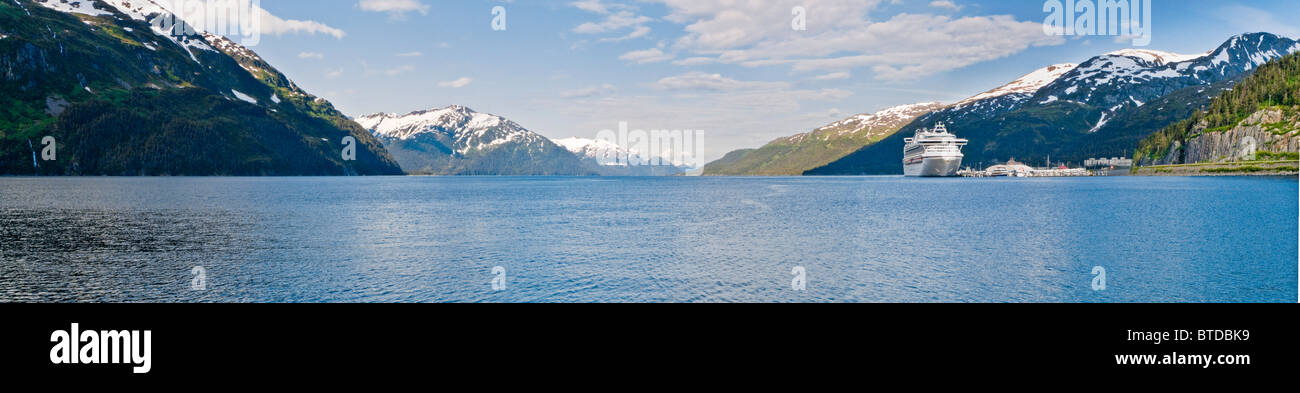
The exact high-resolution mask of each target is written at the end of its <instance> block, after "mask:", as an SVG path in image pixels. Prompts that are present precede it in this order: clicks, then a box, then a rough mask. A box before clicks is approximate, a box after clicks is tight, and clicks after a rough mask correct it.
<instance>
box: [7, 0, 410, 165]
mask: <svg viewBox="0 0 1300 393" xmlns="http://www.w3.org/2000/svg"><path fill="white" fill-rule="evenodd" d="M159 17H168V18H170V13H168V12H167V11H166V10H165V9H164V8H163V7H161V6H159V5H158V4H157V3H154V2H153V1H150V0H98V1H65V0H41V1H36V0H8V1H3V2H0V33H2V34H3V35H4V38H3V39H0V108H4V109H3V110H0V174H22V175H30V174H48V175H65V174H66V175H345V174H361V175H387V174H401V173H402V172H401V170H400V168H399V167H398V165H397V163H396V162H395V161H394V160H393V159H392V157H391V156H389V154H388V153H387V152H386V151H385V150H384V149H383V147H382V146H381V145H380V143H379V141H378V140H377V139H375V138H374V137H372V136H371V135H370V133H368V132H366V131H365V130H364V129H362V128H361V127H360V126H359V125H357V124H356V123H354V122H352V121H351V120H349V119H347V118H346V117H344V116H343V115H342V114H341V113H340V112H339V111H337V110H335V109H334V107H333V106H332V105H331V104H330V103H329V102H327V101H325V100H323V99H320V98H317V97H315V96H313V95H311V94H309V93H307V92H306V91H304V90H302V89H301V88H299V87H298V86H297V85H296V84H294V83H293V82H292V81H290V80H289V79H288V78H287V77H285V76H284V75H283V74H281V73H280V72H279V71H277V70H276V69H275V68H274V67H272V66H271V65H269V64H267V63H266V62H265V61H264V60H262V59H261V58H260V57H258V55H257V54H256V53H254V52H253V51H251V50H249V49H248V48H245V47H242V46H240V45H238V44H236V43H234V42H231V41H230V40H228V39H225V38H223V37H220V36H217V35H212V34H206V33H202V32H195V33H193V34H185V32H189V31H191V30H189V29H186V27H187V26H186V25H185V24H184V23H180V24H176V25H174V26H172V27H171V28H169V29H163V28H161V27H160V26H163V24H161V23H160V24H151V23H150V22H151V21H153V20H155V19H156V18H159ZM46 136H52V137H54V138H55V141H56V146H57V149H56V152H57V154H56V159H55V160H51V161H43V160H42V161H36V160H33V156H34V153H36V151H37V150H41V149H42V147H41V146H40V141H41V140H42V138H44V137H46ZM346 137H352V138H354V139H355V140H356V146H355V147H356V160H354V161H353V160H345V159H344V155H343V154H342V153H343V150H344V140H345V138H346ZM37 165H39V167H38V166H37Z"/></svg>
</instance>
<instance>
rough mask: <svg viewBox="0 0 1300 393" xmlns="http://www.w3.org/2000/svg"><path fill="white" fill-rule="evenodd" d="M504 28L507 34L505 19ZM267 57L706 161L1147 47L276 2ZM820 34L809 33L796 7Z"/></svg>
mask: <svg viewBox="0 0 1300 393" xmlns="http://www.w3.org/2000/svg"><path fill="white" fill-rule="evenodd" d="M498 6H500V7H503V8H504V10H505V21H504V22H505V29H504V30H494V29H493V22H494V18H496V16H494V14H493V8H494V7H498ZM262 7H263V8H265V9H266V11H267V12H268V14H265V15H267V17H266V18H265V19H266V23H264V27H263V28H264V31H266V32H267V34H266V35H265V36H264V37H263V38H262V40H261V42H260V43H259V44H258V45H257V46H255V47H253V48H252V49H254V50H255V51H257V52H258V53H259V54H261V55H262V56H263V57H264V58H266V59H267V60H268V61H270V62H271V64H273V65H275V66H276V67H277V68H279V69H280V70H281V71H283V72H284V73H285V74H287V75H289V77H290V78H292V79H293V80H294V81H296V82H298V83H299V84H300V85H301V86H303V87H304V88H306V89H307V90H309V91H311V92H313V93H315V94H317V95H320V96H323V97H325V98H327V99H329V100H330V101H332V102H333V103H334V104H335V105H336V106H338V107H339V108H340V109H341V110H343V111H344V112H345V113H347V114H349V115H352V116H359V115H363V114H369V113H374V112H399V113H405V112H409V111H414V110H420V109H429V108H435V107H443V106H446V105H451V104H459V105H465V106H468V107H470V108H473V109H475V110H478V111H481V112H489V113H494V114H498V115H501V116H504V117H507V118H509V119H511V120H514V121H516V122H518V123H519V124H521V125H523V126H524V127H526V128H529V129H530V130H532V131H535V132H538V133H540V134H542V135H545V136H548V137H552V138H563V137H569V136H580V137H587V138H593V137H595V136H596V133H597V132H599V131H600V130H602V129H613V128H617V126H618V123H619V122H628V124H629V126H630V127H631V128H633V129H637V128H640V129H692V130H704V132H705V137H704V146H703V151H702V152H701V154H702V155H703V157H704V158H705V160H706V161H707V160H712V159H715V158H717V157H720V156H721V155H722V154H725V153H726V152H728V151H730V150H733V149H737V148H743V147H757V146H760V145H762V144H764V143H766V142H767V141H770V140H772V139H774V138H777V137H780V136H786V135H790V134H794V133H798V132H806V131H808V130H810V129H813V128H816V127H819V126H821V125H824V124H826V123H829V122H832V121H834V120H838V119H840V118H844V117H847V116H850V115H853V114H856V113H862V112H872V111H875V110H879V109H883V108H886V107H890V106H894V105H901V104H909V103H914V102H922V101H942V102H948V103H951V102H955V101H958V100H961V99H963V98H966V97H969V96H971V95H974V94H977V93H980V92H982V91H985V90H988V89H991V88H995V87H997V86H999V85H1002V84H1004V83H1006V82H1009V81H1011V80H1013V79H1015V78H1017V77H1019V76H1020V75H1023V74H1025V73H1028V72H1030V71H1033V70H1035V69H1037V68H1041V67H1044V66H1047V65H1050V64H1057V63H1077V62H1081V61H1084V60H1086V59H1087V58H1089V57H1091V56H1094V55H1097V54H1101V53H1105V52H1108V51H1112V50H1117V49H1122V48H1126V47H1130V46H1131V41H1130V40H1127V39H1124V38H1122V37H1121V38H1116V37H1108V36H1094V37H1059V36H1049V35H1046V34H1044V33H1043V21H1044V19H1046V17H1047V13H1046V12H1044V11H1043V7H1044V1H1043V0H1029V1H1001V0H1000V1H975V0H937V1H934V0H766V1H757V0H752V1H745V0H577V1H574V0H517V1H486V0H461V1H451V0H321V1H297V0H263V2H262ZM795 7H803V10H805V11H806V29H804V30H796V29H794V28H792V22H794V19H795V16H794V12H793V9H794V8H795ZM1298 15H1300V13H1297V12H1295V10H1294V4H1293V2H1290V1H1285V0H1276V1H1240V2H1232V1H1214V0H1204V1H1195V0H1193V1H1183V0H1179V1H1170V0H1154V12H1153V25H1154V26H1153V28H1154V30H1153V32H1152V35H1151V36H1152V42H1151V45H1150V46H1149V47H1147V48H1149V49H1157V50H1165V51H1171V52H1178V53H1200V52H1205V51H1209V50H1211V49H1213V48H1215V47H1216V46H1218V45H1219V44H1221V43H1222V42H1223V41H1225V40H1226V39H1227V38H1228V37H1230V36H1231V35H1233V34H1238V33H1244V32H1254V31H1269V32H1273V33H1278V34H1283V35H1287V36H1291V37H1297V36H1300V28H1298V27H1297V26H1300V16H1298Z"/></svg>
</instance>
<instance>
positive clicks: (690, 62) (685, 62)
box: [673, 56, 718, 66]
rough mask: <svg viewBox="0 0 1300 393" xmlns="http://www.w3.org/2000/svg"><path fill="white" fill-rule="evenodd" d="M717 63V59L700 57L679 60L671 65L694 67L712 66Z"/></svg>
mask: <svg viewBox="0 0 1300 393" xmlns="http://www.w3.org/2000/svg"><path fill="white" fill-rule="evenodd" d="M717 62H718V59H716V58H712V57H703V56H700V57H691V58H686V59H681V60H674V61H673V65H679V66H696V65H704V64H713V63H717Z"/></svg>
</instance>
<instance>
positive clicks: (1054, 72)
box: [953, 63, 1078, 108]
mask: <svg viewBox="0 0 1300 393" xmlns="http://www.w3.org/2000/svg"><path fill="white" fill-rule="evenodd" d="M1075 67H1078V65H1077V64H1068V63H1067V64H1055V65H1050V66H1047V67H1043V68H1040V69H1037V70H1034V72H1030V73H1028V74H1025V75H1024V76H1022V77H1020V78H1018V79H1016V80H1014V81H1012V82H1011V83H1008V84H1006V85H1003V86H1002V87H999V88H996V89H993V90H989V91H986V92H983V93H980V94H977V95H975V96H974V97H971V98H967V99H964V100H961V101H959V102H957V103H956V104H954V105H953V106H954V107H957V108H962V107H965V106H967V105H969V104H971V103H974V102H977V101H983V100H987V99H990V98H997V97H1002V96H1006V95H1010V94H1026V95H1033V94H1034V93H1035V92H1037V91H1038V90H1039V89H1042V88H1043V86H1047V85H1048V84H1050V83H1052V82H1054V81H1056V80H1057V79H1059V78H1060V77H1061V76H1062V75H1065V74H1066V73H1067V72H1070V71H1071V70H1073V69H1075Z"/></svg>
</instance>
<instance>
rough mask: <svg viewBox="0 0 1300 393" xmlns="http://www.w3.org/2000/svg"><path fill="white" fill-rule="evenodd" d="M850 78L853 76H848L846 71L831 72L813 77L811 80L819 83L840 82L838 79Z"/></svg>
mask: <svg viewBox="0 0 1300 393" xmlns="http://www.w3.org/2000/svg"><path fill="white" fill-rule="evenodd" d="M852 76H853V74H850V73H848V72H846V71H839V72H832V73H829V74H822V75H817V76H815V77H813V79H816V80H819V81H833V80H840V79H849V78H850V77H852Z"/></svg>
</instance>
